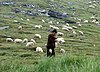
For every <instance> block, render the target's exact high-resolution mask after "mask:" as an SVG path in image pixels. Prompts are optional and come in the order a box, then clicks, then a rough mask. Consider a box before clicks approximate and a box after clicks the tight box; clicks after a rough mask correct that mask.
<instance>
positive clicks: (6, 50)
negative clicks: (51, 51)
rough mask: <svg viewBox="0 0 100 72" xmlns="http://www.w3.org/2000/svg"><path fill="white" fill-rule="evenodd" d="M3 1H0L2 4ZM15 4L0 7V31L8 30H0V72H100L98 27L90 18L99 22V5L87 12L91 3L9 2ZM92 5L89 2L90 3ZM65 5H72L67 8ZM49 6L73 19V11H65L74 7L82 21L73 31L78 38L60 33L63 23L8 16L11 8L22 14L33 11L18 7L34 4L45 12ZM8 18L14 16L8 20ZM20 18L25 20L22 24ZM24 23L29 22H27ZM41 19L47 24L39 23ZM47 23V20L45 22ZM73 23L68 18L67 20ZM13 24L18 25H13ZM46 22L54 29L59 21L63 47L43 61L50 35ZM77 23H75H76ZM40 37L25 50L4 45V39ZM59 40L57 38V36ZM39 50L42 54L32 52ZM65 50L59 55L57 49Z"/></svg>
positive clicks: (74, 0)
mask: <svg viewBox="0 0 100 72" xmlns="http://www.w3.org/2000/svg"><path fill="white" fill-rule="evenodd" d="M2 1H4V0H0V2H2ZM10 1H15V2H16V3H17V5H15V6H13V5H9V6H2V5H0V27H3V26H10V28H8V29H4V30H0V72H100V62H99V60H100V57H99V56H100V26H97V25H96V24H94V23H91V20H90V17H91V16H92V15H93V14H95V16H96V18H97V19H98V21H100V10H99V9H100V3H96V5H97V6H96V8H94V9H93V8H89V7H88V6H89V5H88V4H87V3H88V2H89V1H90V0H54V1H53V2H52V1H50V0H25V1H24V0H10ZM91 1H92V0H91ZM68 2H72V3H73V4H71V5H69V4H68ZM50 3H51V4H58V6H59V5H61V6H64V8H63V9H62V8H60V7H57V6H56V7H50V9H52V10H57V11H60V12H68V13H69V15H72V14H73V12H74V11H72V10H69V9H68V7H74V8H75V9H76V11H75V17H77V18H81V19H82V22H81V24H82V27H78V28H77V29H76V30H75V31H76V32H77V36H75V35H73V33H71V32H68V31H64V30H62V29H61V25H64V24H65V23H64V19H57V18H51V17H47V16H43V15H38V16H36V17H32V16H28V15H25V14H23V13H14V12H11V9H12V8H19V9H21V10H32V11H35V8H26V7H20V6H21V4H36V5H37V6H40V8H41V9H46V10H48V9H47V8H48V7H49V5H50ZM37 8H38V7H37ZM9 16H15V17H14V18H9ZM21 18H23V19H24V20H23V21H22V20H21ZM26 19H30V20H29V21H27V20H26ZM42 19H44V20H45V21H46V22H45V23H42V21H41V20H42ZM47 19H49V20H47ZM66 19H68V20H73V19H71V18H66ZM14 20H17V21H19V22H20V23H14ZM84 20H89V21H90V22H89V23H83V21H84ZM49 21H53V25H56V22H57V21H59V22H60V24H59V25H57V26H58V27H59V28H60V29H59V30H58V31H60V32H63V33H64V36H63V37H64V39H65V41H66V42H65V43H64V44H61V45H60V46H58V47H56V48H55V51H56V57H55V58H47V57H46V47H45V44H46V43H47V36H48V34H49V32H48V30H49V29H50V28H49V24H48V22H49ZM75 21H76V22H77V21H78V20H75ZM20 25H21V26H23V30H22V31H19V30H18V29H17V28H18V26H20ZM34 25H42V26H43V28H42V29H35V28H34ZM73 25H74V26H77V24H70V26H73ZM79 30H80V31H83V33H84V35H79V33H78V31H79ZM36 33H39V34H40V35H41V36H42V39H40V40H37V41H36V42H37V43H36V45H35V46H33V47H26V46H25V44H23V43H21V44H16V43H10V42H6V38H8V37H12V38H14V39H15V38H21V39H24V38H28V39H29V40H30V39H31V38H33V36H34V34H36ZM59 37H60V36H59ZM37 46H40V47H42V48H43V50H44V52H43V53H37V52H36V51H35V49H34V48H36V47H37ZM61 48H63V49H65V51H66V52H65V53H64V54H61V53H60V49H61Z"/></svg>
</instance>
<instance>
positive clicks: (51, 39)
mask: <svg viewBox="0 0 100 72" xmlns="http://www.w3.org/2000/svg"><path fill="white" fill-rule="evenodd" d="M56 39H57V38H56V37H55V36H54V35H53V34H49V36H48V42H47V48H49V47H52V48H55V42H56Z"/></svg>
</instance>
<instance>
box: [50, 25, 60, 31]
mask: <svg viewBox="0 0 100 72" xmlns="http://www.w3.org/2000/svg"><path fill="white" fill-rule="evenodd" d="M49 27H50V28H53V29H57V30H58V29H59V28H58V27H56V26H53V25H49Z"/></svg>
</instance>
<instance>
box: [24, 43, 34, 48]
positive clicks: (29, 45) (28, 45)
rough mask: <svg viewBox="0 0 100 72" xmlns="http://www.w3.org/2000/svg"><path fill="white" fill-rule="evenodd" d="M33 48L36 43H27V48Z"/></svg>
mask: <svg viewBox="0 0 100 72" xmlns="http://www.w3.org/2000/svg"><path fill="white" fill-rule="evenodd" d="M31 46H34V43H33V42H27V44H26V47H31Z"/></svg>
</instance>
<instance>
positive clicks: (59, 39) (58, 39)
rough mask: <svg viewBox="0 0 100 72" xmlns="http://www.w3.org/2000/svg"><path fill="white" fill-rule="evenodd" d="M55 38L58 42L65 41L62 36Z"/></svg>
mask: <svg viewBox="0 0 100 72" xmlns="http://www.w3.org/2000/svg"><path fill="white" fill-rule="evenodd" d="M56 40H57V42H58V44H62V43H65V40H64V38H62V37H61V38H57V39H56Z"/></svg>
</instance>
